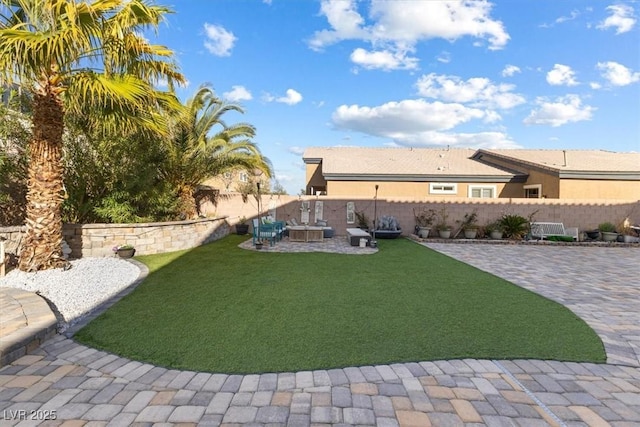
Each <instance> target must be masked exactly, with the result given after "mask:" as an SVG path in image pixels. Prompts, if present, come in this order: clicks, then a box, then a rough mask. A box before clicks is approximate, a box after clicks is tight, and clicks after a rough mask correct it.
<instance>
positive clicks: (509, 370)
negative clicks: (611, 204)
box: [0, 244, 640, 426]
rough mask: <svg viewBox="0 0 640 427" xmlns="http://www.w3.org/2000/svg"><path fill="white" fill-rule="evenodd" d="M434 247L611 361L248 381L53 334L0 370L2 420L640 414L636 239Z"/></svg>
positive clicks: (479, 420)
mask: <svg viewBox="0 0 640 427" xmlns="http://www.w3.org/2000/svg"><path fill="white" fill-rule="evenodd" d="M428 246H430V247H432V248H434V249H437V250H439V251H442V252H444V253H446V254H448V255H450V256H454V257H455V258H458V259H460V260H462V261H464V262H468V263H470V264H473V265H476V266H477V267H479V268H482V269H485V270H487V271H490V272H492V273H494V274H497V275H501V276H502V275H505V276H502V277H505V278H507V279H508V280H511V281H512V282H514V283H516V284H519V285H520V286H524V287H527V288H529V289H532V290H534V291H536V292H538V293H540V294H542V295H545V296H547V297H550V298H553V299H556V300H557V301H559V302H562V303H563V304H565V305H566V306H567V307H569V308H570V309H572V310H573V311H574V312H576V313H577V314H578V315H580V316H581V317H582V318H583V319H585V321H587V322H588V323H589V324H590V325H591V326H592V327H593V328H594V329H595V330H596V332H598V334H600V336H601V337H602V339H603V341H605V346H606V349H607V355H608V359H609V363H608V364H602V365H597V364H588V363H573V362H569V363H563V362H556V361H540V360H513V361H506V360H504V361H497V360H473V359H465V360H450V361H436V362H416V363H403V364H392V365H385V366H364V367H350V368H344V369H332V370H327V371H325V370H318V371H307V372H288V373H278V374H272V373H265V374H261V375H245V376H241V375H226V374H220V373H202V372H190V371H177V370H170V369H165V368H162V367H157V366H152V365H148V364H144V363H140V362H136V361H130V360H127V359H123V358H119V357H117V356H114V355H112V354H108V353H105V352H102V351H98V350H95V349H90V348H87V347H85V346H83V345H80V344H77V343H76V342H74V341H73V340H71V339H69V338H65V337H63V336H57V337H55V338H53V339H52V340H49V341H47V342H46V343H45V344H43V345H42V346H41V347H40V348H39V349H37V350H35V351H34V352H33V353H32V354H30V355H27V356H24V357H22V358H20V359H18V360H16V361H15V362H14V363H12V364H11V365H9V366H6V367H4V368H2V369H0V410H2V418H3V419H0V424H1V425H18V424H19V425H35V424H41V425H83V424H85V423H86V424H87V425H132V424H134V425H135V424H137V425H151V424H152V423H163V425H171V424H180V425H195V424H199V425H214V426H218V425H225V426H235V425H251V426H263V425H264V426H267V425H268V426H311V425H315V426H324V425H377V426H429V425H434V426H455V425H460V426H462V425H465V426H474V425H488V426H508V425H515V426H538V425H539V426H546V425H566V426H598V425H603V426H604V425H613V426H631V425H638V424H639V423H640V369H639V368H638V366H639V363H638V357H637V355H636V352H635V350H636V349H637V346H636V345H635V344H637V343H638V332H637V328H638V325H640V322H638V318H637V316H638V312H639V311H640V310H638V308H640V307H639V305H640V303H639V302H638V301H640V298H639V297H640V290H639V289H638V288H637V276H638V275H637V272H638V270H637V264H638V262H637V261H638V259H639V258H638V255H639V254H640V251H639V250H638V249H637V248H622V249H621V250H618V249H617V248H579V247H566V248H560V247H550V246H545V247H535V246H524V245H522V246H516V245H509V246H497V245H496V246H494V245H482V247H479V246H478V245H472V244H466V245H455V244H428ZM511 259H514V260H515V261H514V262H510V260H511ZM634 267H635V269H634ZM634 276H635V277H634ZM634 280H635V281H634ZM581 311H582V312H581ZM590 313H591V314H590ZM629 350H631V351H630V352H629ZM629 365H632V366H629ZM22 411H24V412H22ZM47 411H49V412H47ZM53 414H55V417H56V419H55V420H48V421H46V422H42V421H41V420H31V421H30V420H29V419H28V418H29V417H34V416H39V417H41V418H43V417H49V418H51V417H52V416H53ZM23 415H24V418H25V419H24V420H23V419H20V418H23ZM89 423H90V424H89ZM165 423H167V424H165Z"/></svg>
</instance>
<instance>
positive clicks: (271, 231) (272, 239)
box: [253, 219, 277, 246]
mask: <svg viewBox="0 0 640 427" xmlns="http://www.w3.org/2000/svg"><path fill="white" fill-rule="evenodd" d="M258 230H260V232H259V234H258ZM276 236H277V233H276V228H275V226H273V225H272V224H260V227H258V220H257V219H254V220H253V244H254V245H255V244H256V241H257V240H259V241H262V242H264V241H268V242H269V246H273V245H274V244H275V243H276Z"/></svg>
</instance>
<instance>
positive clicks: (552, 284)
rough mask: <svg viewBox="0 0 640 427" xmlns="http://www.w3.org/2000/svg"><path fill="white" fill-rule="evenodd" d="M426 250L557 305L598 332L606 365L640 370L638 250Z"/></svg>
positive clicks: (438, 247) (512, 247)
mask: <svg viewBox="0 0 640 427" xmlns="http://www.w3.org/2000/svg"><path fill="white" fill-rule="evenodd" d="M426 245H427V246H428V247H430V248H432V249H435V250H437V251H439V252H442V253H444V254H446V255H449V256H451V257H453V258H456V259H458V260H460V261H463V262H465V263H467V264H470V265H473V266H475V267H478V268H480V269H482V270H484V271H488V272H490V273H492V274H495V275H496V276H499V277H502V278H504V279H506V280H509V281H510V282H512V283H515V284H517V285H519V286H522V287H523V288H527V289H530V290H532V291H534V292H536V293H538V294H540V295H543V296H545V297H547V298H549V299H552V300H554V301H557V302H559V303H560V304H562V305H564V306H565V307H567V308H569V309H570V310H571V311H573V312H574V313H575V314H577V315H578V316H579V317H580V318H582V319H583V320H584V321H585V322H587V324H589V326H591V327H592V328H593V330H594V331H596V333H597V334H598V335H599V336H600V338H601V339H602V341H603V343H604V346H605V350H606V352H607V362H608V363H613V364H623V365H630V366H636V367H640V248H638V247H619V248H618V247H580V246H551V245H544V246H542V245H535V244H532V245H526V244H523V245H482V246H481V247H478V245H455V244H444V243H428V244H426Z"/></svg>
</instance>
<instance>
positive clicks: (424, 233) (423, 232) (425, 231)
mask: <svg viewBox="0 0 640 427" xmlns="http://www.w3.org/2000/svg"><path fill="white" fill-rule="evenodd" d="M430 231H431V227H418V236H420V237H421V238H423V239H426V238H427V237H429V232H430Z"/></svg>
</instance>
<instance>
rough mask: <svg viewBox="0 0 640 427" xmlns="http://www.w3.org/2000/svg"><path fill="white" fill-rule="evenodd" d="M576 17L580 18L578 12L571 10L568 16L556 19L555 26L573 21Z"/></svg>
mask: <svg viewBox="0 0 640 427" xmlns="http://www.w3.org/2000/svg"><path fill="white" fill-rule="evenodd" d="M578 16H580V12H578V11H577V10H575V9H574V10H572V11H571V14H570V15H569V16H561V17H559V18H558V19H556V20H555V23H556V24H562V23H563V22H567V21H573V20H574V19H576V18H577V17H578Z"/></svg>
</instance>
